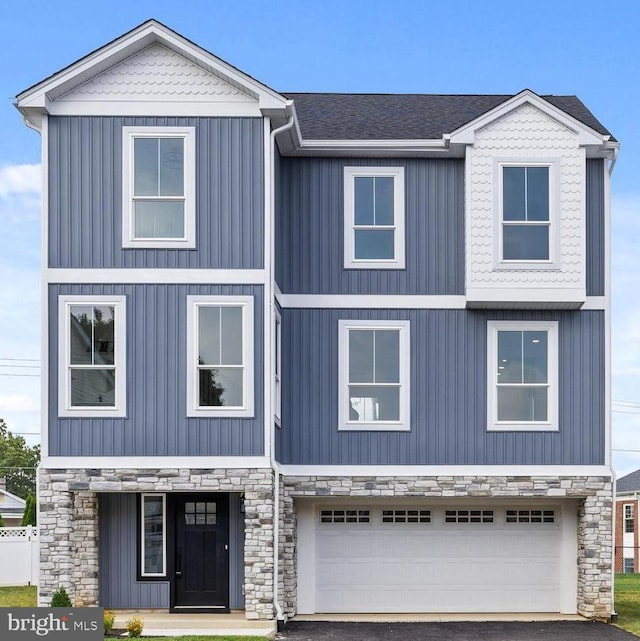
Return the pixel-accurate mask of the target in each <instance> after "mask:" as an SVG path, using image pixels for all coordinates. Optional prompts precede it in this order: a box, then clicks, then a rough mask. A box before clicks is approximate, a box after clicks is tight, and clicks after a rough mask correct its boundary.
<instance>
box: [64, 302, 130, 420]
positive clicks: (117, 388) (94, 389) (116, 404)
mask: <svg viewBox="0 0 640 641" xmlns="http://www.w3.org/2000/svg"><path fill="white" fill-rule="evenodd" d="M58 326H59V357H58V360H59V394H58V414H59V416H79V417H80V416H85V417H91V416H96V417H97V416H125V415H126V403H125V390H126V362H125V360H126V352H125V341H126V336H125V297H124V296H60V297H59V318H58Z"/></svg>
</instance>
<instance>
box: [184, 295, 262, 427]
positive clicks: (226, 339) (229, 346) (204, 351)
mask: <svg viewBox="0 0 640 641" xmlns="http://www.w3.org/2000/svg"><path fill="white" fill-rule="evenodd" d="M188 305H189V312H188V315H189V319H188V325H189V329H188V334H187V340H188V349H187V352H188V359H189V361H188V363H187V371H188V377H187V386H188V394H187V396H188V399H189V401H188V402H189V407H188V408H187V415H188V416H206V415H209V416H251V415H253V298H252V297H246V296H236V297H229V298H226V297H219V296H189V297H188Z"/></svg>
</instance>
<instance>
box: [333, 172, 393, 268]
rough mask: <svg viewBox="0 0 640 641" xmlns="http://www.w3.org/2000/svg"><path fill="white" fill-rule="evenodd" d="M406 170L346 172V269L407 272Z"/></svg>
mask: <svg viewBox="0 0 640 641" xmlns="http://www.w3.org/2000/svg"><path fill="white" fill-rule="evenodd" d="M404 209H405V204H404V167H345V168H344V266H345V268H346V269H404V264H405V260H404V253H405V252H404V245H405V237H404V236H405V234H404V218H405V211H404Z"/></svg>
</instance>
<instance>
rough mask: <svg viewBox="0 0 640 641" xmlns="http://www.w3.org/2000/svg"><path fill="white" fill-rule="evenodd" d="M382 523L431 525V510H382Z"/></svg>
mask: <svg viewBox="0 0 640 641" xmlns="http://www.w3.org/2000/svg"><path fill="white" fill-rule="evenodd" d="M382 522H383V523H431V510H410V509H406V510H404V509H403V510H382Z"/></svg>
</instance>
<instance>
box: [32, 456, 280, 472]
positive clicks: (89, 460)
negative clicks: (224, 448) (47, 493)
mask: <svg viewBox="0 0 640 641" xmlns="http://www.w3.org/2000/svg"><path fill="white" fill-rule="evenodd" d="M40 467H41V468H42V469H43V470H47V469H63V468H66V469H74V470H78V469H85V468H88V469H100V468H108V469H118V470H129V469H144V470H155V469H169V468H178V469H213V468H217V469H219V468H226V469H244V468H269V467H271V464H270V462H269V457H268V456H47V457H44V458H43V459H42V462H41V464H40Z"/></svg>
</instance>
